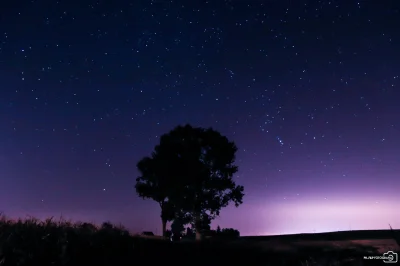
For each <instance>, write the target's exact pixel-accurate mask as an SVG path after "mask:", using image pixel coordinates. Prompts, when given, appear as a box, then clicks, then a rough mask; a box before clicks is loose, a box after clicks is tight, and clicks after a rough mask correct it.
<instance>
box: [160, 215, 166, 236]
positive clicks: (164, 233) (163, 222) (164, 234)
mask: <svg viewBox="0 0 400 266" xmlns="http://www.w3.org/2000/svg"><path fill="white" fill-rule="evenodd" d="M161 221H162V236H164V237H165V236H166V232H167V220H164V219H161Z"/></svg>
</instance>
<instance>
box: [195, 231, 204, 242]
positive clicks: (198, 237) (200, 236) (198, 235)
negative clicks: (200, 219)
mask: <svg viewBox="0 0 400 266" xmlns="http://www.w3.org/2000/svg"><path fill="white" fill-rule="evenodd" d="M198 230H199V229H196V241H200V240H202V239H203V236H202V234H201V232H199V231H198Z"/></svg>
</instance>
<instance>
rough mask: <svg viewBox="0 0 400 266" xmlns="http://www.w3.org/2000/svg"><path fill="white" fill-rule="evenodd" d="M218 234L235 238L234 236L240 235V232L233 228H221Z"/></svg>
mask: <svg viewBox="0 0 400 266" xmlns="http://www.w3.org/2000/svg"><path fill="white" fill-rule="evenodd" d="M220 236H222V237H226V238H236V237H240V232H239V231H238V230H236V229H233V228H223V229H222V230H221V233H220Z"/></svg>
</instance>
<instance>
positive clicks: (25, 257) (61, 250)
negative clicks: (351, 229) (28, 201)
mask: <svg viewBox="0 0 400 266" xmlns="http://www.w3.org/2000/svg"><path fill="white" fill-rule="evenodd" d="M392 232H394V230H392ZM368 253H371V254H374V255H377V254H379V253H376V252H375V251H374V249H371V248H366V247H365V246H364V247H361V246H360V247H358V248H357V247H354V246H353V247H352V248H351V249H343V248H342V249H332V248H327V247H324V246H312V247H310V246H302V247H298V248H297V249H296V250H295V251H293V252H290V253H288V252H287V251H276V250H268V249H266V248H265V247H264V246H263V245H260V244H259V243H257V242H256V241H246V240H244V241H223V240H212V239H210V240H207V241H202V242H200V243H198V242H182V243H179V242H178V243H171V242H168V241H163V240H151V239H142V238H140V237H134V236H132V235H130V233H129V232H128V231H127V230H126V229H124V228H123V227H116V226H114V225H112V224H110V223H104V224H103V225H101V226H95V225H92V224H89V223H72V222H70V221H65V220H63V219H59V220H58V221H55V220H54V219H47V220H45V221H40V220H37V219H35V218H28V219H19V220H10V219H7V217H5V216H1V217H0V265H1V266H9V265H10V266H11V265H12V266H18V265H21V266H25V265H40V266H46V265H53V266H54V265H68V266H69V265H73V266H80V265H85V266H89V265H96V266H103V265H104V266H105V265H110V266H111V265H112V266H120V265H121V266H122V265H130V266H131V265H144V264H145V265H160V264H174V265H190V266H195V265H210V266H213V265H218V266H222V265H231V266H234V265H249V266H250V265H263V266H267V265H274V266H280V265H367V264H366V262H367V261H362V257H363V256H365V255H367V254H368ZM361 262H362V263H364V264H356V263H361ZM369 263H373V262H372V261H370V262H369ZM375 263H377V264H376V265H378V264H379V265H382V261H375ZM368 265H372V264H368Z"/></svg>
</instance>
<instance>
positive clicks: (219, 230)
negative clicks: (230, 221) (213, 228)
mask: <svg viewBox="0 0 400 266" xmlns="http://www.w3.org/2000/svg"><path fill="white" fill-rule="evenodd" d="M217 234H221V227H219V225H218V226H217Z"/></svg>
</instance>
